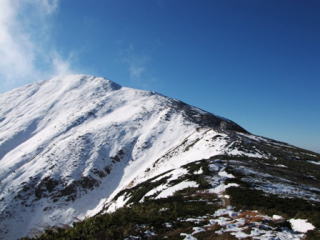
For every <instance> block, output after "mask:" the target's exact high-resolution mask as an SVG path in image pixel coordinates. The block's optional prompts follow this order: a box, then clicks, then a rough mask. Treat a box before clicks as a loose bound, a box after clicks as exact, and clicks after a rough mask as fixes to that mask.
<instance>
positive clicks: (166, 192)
mask: <svg viewBox="0 0 320 240" xmlns="http://www.w3.org/2000/svg"><path fill="white" fill-rule="evenodd" d="M198 186H199V185H198V184H197V183H196V182H194V181H185V182H180V183H178V184H176V185H174V186H171V187H169V188H167V189H165V190H163V191H162V192H161V193H160V194H159V195H158V196H157V197H156V199H159V198H167V197H170V196H172V195H173V194H174V193H175V192H177V191H180V190H183V189H185V188H192V187H194V188H195V187H198Z"/></svg>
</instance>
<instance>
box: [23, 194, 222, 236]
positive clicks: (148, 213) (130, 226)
mask: <svg viewBox="0 0 320 240" xmlns="http://www.w3.org/2000/svg"><path fill="white" fill-rule="evenodd" d="M195 192H196V190H194V189H193V190H192V189H186V190H185V191H184V193H179V194H177V195H175V196H173V197H170V198H166V199H159V200H147V201H145V202H144V203H135V204H133V205H132V206H131V207H130V208H121V209H119V210H117V211H116V212H114V213H112V214H102V215H98V216H95V217H92V218H89V219H86V220H84V221H82V222H79V223H75V224H74V225H73V227H70V228H55V229H49V230H46V231H45V233H44V234H43V235H41V236H39V237H36V238H34V239H37V240H71V239H72V240H80V239H88V240H90V239H92V240H93V239H97V240H99V239H101V240H102V239H103V240H106V239H107V240H108V239H112V240H114V239H124V238H125V237H128V236H130V235H134V236H140V237H146V233H145V232H146V231H147V230H149V231H152V232H156V233H157V237H152V236H149V237H148V239H158V238H160V236H169V238H167V239H182V238H181V237H180V233H181V232H191V230H192V228H191V227H192V226H194V223H190V222H183V221H177V219H179V218H187V217H197V216H203V215H206V214H209V213H211V214H212V213H214V211H215V210H216V209H217V208H218V206H215V205H208V204H207V203H206V202H202V201H189V200H190V199H189V198H188V195H189V194H192V193H195ZM168 222H170V223H171V224H172V225H173V227H172V228H170V227H169V228H168V227H167V226H166V225H165V223H168ZM26 239H28V238H24V240H26Z"/></svg>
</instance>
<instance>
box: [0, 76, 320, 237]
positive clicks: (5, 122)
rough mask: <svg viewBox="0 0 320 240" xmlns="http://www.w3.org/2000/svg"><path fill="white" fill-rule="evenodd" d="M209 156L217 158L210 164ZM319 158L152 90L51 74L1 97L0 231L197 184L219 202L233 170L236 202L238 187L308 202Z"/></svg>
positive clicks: (62, 221)
mask: <svg viewBox="0 0 320 240" xmlns="http://www.w3.org/2000/svg"><path fill="white" fill-rule="evenodd" d="M217 156H219V159H217ZM205 159H207V160H205ZM210 159H211V160H210ZM199 160H200V161H203V162H204V163H203V164H204V165H206V166H207V167H206V168H208V169H211V168H212V169H211V170H210V171H209V170H208V171H209V172H208V171H207V172H206V174H207V175H205V173H202V172H201V171H204V169H202V170H201V169H197V171H199V172H198V174H195V175H194V176H198V175H199V176H203V178H204V179H202V180H197V179H192V176H193V174H192V172H190V171H187V172H186V171H185V170H184V169H186V167H183V166H189V165H188V164H191V165H192V164H195V162H196V161H199ZM216 160H219V161H222V163H219V164H218V165H217V166H220V167H217V169H215V167H214V166H215V162H214V161H216ZM212 161H213V162H212ZM319 163H320V156H319V155H318V154H316V153H313V152H310V151H306V150H303V149H299V148H296V147H294V146H291V145H288V144H285V143H281V142H278V141H274V140H271V139H266V138H263V137H259V136H255V135H252V134H250V133H248V132H247V131H246V130H244V129H243V128H241V127H240V126H239V125H237V124H236V123H234V122H232V121H230V120H227V119H224V118H221V117H218V116H215V115H213V114H211V113H208V112H205V111H203V110H200V109H198V108H195V107H192V106H190V105H187V104H185V103H183V102H181V101H178V100H174V99H170V98H168V97H165V96H162V95H160V94H158V93H154V92H148V91H141V90H136V89H131V88H125V87H121V86H120V85H118V84H116V83H114V82H111V81H109V80H106V79H103V78H97V77H93V76H85V75H70V76H66V77H63V78H61V77H56V78H53V79H51V80H48V81H44V82H41V83H37V84H31V85H28V86H26V87H22V88H18V89H15V90H12V91H10V92H7V93H4V94H1V95H0V166H1V168H0V183H1V185H0V223H1V224H0V238H3V239H17V238H19V237H23V236H27V235H29V236H34V235H35V234H36V233H38V232H39V231H43V230H44V229H46V228H48V227H52V226H60V227H62V226H65V225H67V224H71V223H73V222H77V221H79V220H81V219H84V218H85V217H88V216H93V215H96V214H98V213H100V214H101V213H103V212H113V211H116V209H118V208H120V207H122V206H125V205H126V204H129V203H131V204H139V202H141V204H144V199H150V200H152V199H153V198H155V199H153V200H152V201H158V200H157V199H158V198H159V199H160V198H162V197H163V196H164V197H171V196H172V194H173V193H174V192H175V191H178V190H183V189H185V188H186V187H193V188H195V189H197V188H198V187H201V182H199V181H202V184H203V185H206V184H207V185H206V187H204V186H202V189H203V190H205V189H209V190H210V189H211V188H212V189H213V190H210V191H211V192H210V194H213V195H214V196H215V198H217V199H220V200H219V201H222V200H223V199H224V198H223V197H222V195H221V193H222V192H223V193H224V191H226V189H227V188H226V189H224V187H223V185H221V184H225V185H226V186H228V183H224V181H226V180H227V178H228V177H227V176H228V175H229V174H231V172H232V174H233V176H234V179H237V180H236V182H235V183H231V182H230V184H231V185H229V186H230V187H231V188H230V189H233V190H232V191H233V192H232V193H228V194H230V196H231V202H230V203H232V204H234V207H236V206H237V205H239V206H237V207H240V208H241V207H244V206H243V202H241V197H237V198H235V197H233V196H238V195H237V194H238V193H237V189H239V186H241V188H244V189H247V190H246V191H259V194H258V195H259V196H260V195H261V194H260V193H265V194H269V195H270V194H273V195H276V196H279V197H280V198H290V199H301V201H305V202H304V205H303V206H306V205H305V204H309V205H310V204H311V205H310V206H313V204H314V203H318V202H319V201H320V184H319V180H320V175H319V170H320V165H319ZM210 164H211V165H212V167H210V166H211V165H210ZM221 164H222V165H221ZM191 165H190V166H191ZM227 167H228V169H230V170H229V171H228V172H226V171H224V169H226V168H227ZM169 173H172V174H171V175H170V174H169ZM162 174H165V175H162ZM168 174H169V175H170V176H171V177H169V178H168V177H166V179H165V180H161V178H160V179H159V181H158V180H157V181H156V183H157V182H159V184H158V183H157V184H150V181H151V179H154V178H155V177H160V176H169V175H168ZM215 174H218V175H219V174H220V175H221V174H222V175H225V176H221V177H222V178H221V179H220V178H219V179H220V180H219V179H215ZM189 175H190V176H191V177H189ZM220 175H219V176H220ZM178 179H179V180H178ZM181 179H182V180H181ZM208 179H211V180H208ZM232 179H233V178H232ZM169 180H170V181H169ZM172 181H173V182H172ZM215 181H217V183H216V182H215ZM228 181H230V180H228ZM160 182H161V184H160ZM147 183H148V184H147ZM218 183H219V184H218ZM146 184H147V186H148V187H147V189H144V188H143V189H144V190H139V186H145V185H146ZM178 184H180V185H178ZM232 184H234V185H232ZM170 187H172V188H173V189H171V190H170ZM217 187H220V188H222V191H221V192H219V191H218V190H217V189H216V190H214V189H215V188H217ZM237 187H238V188H237ZM137 189H138V190H139V191H138V192H139V193H138V196H137V194H132V193H133V192H135V191H136V190H137ZM146 190H148V191H146ZM209 190H208V191H209ZM157 193H159V194H160V195H161V194H162V197H161V196H159V194H158V197H157V196H156V194H157ZM250 193H251V192H250ZM226 194H227V193H226ZM133 196H135V197H133ZM261 196H262V195H261ZM132 197H133V199H132ZM150 197H151V198H150ZM246 201H249V200H246ZM280 201H281V200H280ZM227 205H228V204H225V202H224V200H223V203H222V202H221V203H220V205H219V206H220V207H227ZM309 205H308V206H309ZM217 206H218V205H217ZM310 206H309V208H310ZM257 208H258V207H257ZM311 208H312V207H311ZM252 210H254V209H252ZM317 211H318V210H316V211H315V212H317ZM221 216H222V215H221ZM288 216H292V215H288ZM310 221H312V219H310ZM313 224H318V223H317V222H313ZM317 227H318V226H317ZM130 234H131V233H130ZM298 235H299V234H298ZM298 235H297V236H296V237H297V239H300V238H301V237H303V234H300V235H299V236H298ZM124 237H128V236H124ZM142 237H143V236H142ZM150 237H151V236H150ZM142 239H143V238H142Z"/></svg>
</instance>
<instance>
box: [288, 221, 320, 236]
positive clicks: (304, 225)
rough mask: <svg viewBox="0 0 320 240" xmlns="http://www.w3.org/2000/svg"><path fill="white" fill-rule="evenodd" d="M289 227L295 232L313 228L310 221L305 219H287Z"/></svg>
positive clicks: (303, 231)
mask: <svg viewBox="0 0 320 240" xmlns="http://www.w3.org/2000/svg"><path fill="white" fill-rule="evenodd" d="M289 222H290V224H291V227H292V229H293V230H294V231H296V232H301V233H306V232H308V231H309V230H313V229H315V226H313V225H312V224H311V223H309V222H308V220H306V219H290V220H289Z"/></svg>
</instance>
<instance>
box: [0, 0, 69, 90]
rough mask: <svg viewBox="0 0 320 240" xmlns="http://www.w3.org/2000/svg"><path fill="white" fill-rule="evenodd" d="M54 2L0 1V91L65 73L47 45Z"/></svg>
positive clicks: (63, 64) (61, 61)
mask: <svg viewBox="0 0 320 240" xmlns="http://www.w3.org/2000/svg"><path fill="white" fill-rule="evenodd" d="M58 4H59V1H58V0H23V1H21V0H0V56H1V58H0V91H4V90H7V89H9V88H12V87H14V86H16V85H20V84H22V83H25V82H27V81H30V79H32V80H39V79H43V78H47V77H48V76H49V75H51V74H57V73H59V74H61V70H63V71H64V72H69V64H68V63H67V61H66V60H64V59H63V58H62V57H61V56H60V55H59V54H58V51H57V50H56V49H55V48H54V47H53V46H52V44H51V43H50V29H51V28H50V25H51V19H52V16H53V14H54V13H55V12H56V10H57V8H58Z"/></svg>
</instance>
